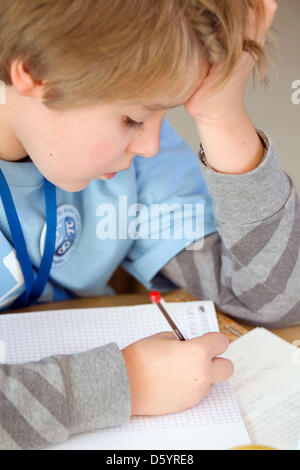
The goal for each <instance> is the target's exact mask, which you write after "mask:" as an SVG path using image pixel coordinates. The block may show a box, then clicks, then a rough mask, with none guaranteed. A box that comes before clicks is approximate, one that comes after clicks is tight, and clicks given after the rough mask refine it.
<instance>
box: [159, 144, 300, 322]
mask: <svg viewBox="0 0 300 470" xmlns="http://www.w3.org/2000/svg"><path fill="white" fill-rule="evenodd" d="M266 141H267V145H268V151H267V154H266V156H265V158H264V160H263V161H262V162H261V164H260V165H259V166H258V167H257V168H256V169H255V170H253V171H251V172H249V173H246V174H242V175H229V174H222V173H217V172H215V171H213V170H212V169H209V168H207V167H206V166H205V165H204V164H203V163H202V162H200V166H201V168H202V172H203V174H204V178H205V181H206V184H207V188H208V191H209V194H210V196H211V198H212V200H213V204H214V214H215V220H216V227H217V232H216V233H214V234H211V235H209V236H207V237H205V239H204V241H203V240H200V241H199V240H198V241H197V242H194V243H193V244H191V245H190V246H188V247H187V248H186V249H185V250H183V251H182V252H180V253H179V254H178V255H177V256H176V257H174V258H173V259H172V260H171V261H170V262H169V263H168V264H166V266H165V267H164V268H163V269H162V271H161V273H162V274H163V275H164V276H165V277H167V278H168V279H170V280H171V281H172V282H174V283H175V284H176V285H177V286H178V287H181V288H184V289H186V290H187V291H188V292H190V293H192V294H193V295H195V296H197V297H198V298H206V299H207V298H208V299H212V300H214V302H215V303H216V306H217V308H218V309H219V310H220V311H223V312H225V313H227V314H229V315H232V316H233V317H236V318H238V319H242V320H245V321H247V322H248V323H250V324H255V325H261V326H267V327H273V328H280V327H284V326H291V325H295V324H299V323H300V258H299V246H300V205H299V198H298V195H297V192H296V189H295V185H294V184H293V182H292V180H291V179H290V178H289V176H287V175H286V174H285V173H284V172H283V171H282V169H281V167H280V163H279V159H278V156H277V153H276V150H275V147H274V145H273V143H272V140H271V138H270V137H269V136H266ZM199 242H200V243H199Z"/></svg>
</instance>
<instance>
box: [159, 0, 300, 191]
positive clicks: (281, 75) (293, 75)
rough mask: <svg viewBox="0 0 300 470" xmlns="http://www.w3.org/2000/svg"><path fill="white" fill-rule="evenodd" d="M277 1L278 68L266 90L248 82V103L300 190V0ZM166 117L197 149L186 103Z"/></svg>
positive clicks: (253, 119)
mask: <svg viewBox="0 0 300 470" xmlns="http://www.w3.org/2000/svg"><path fill="white" fill-rule="evenodd" d="M229 1H230V0H229ZM278 4H279V11H278V14H277V17H276V21H275V27H276V29H277V30H279V34H278V35H276V38H277V42H278V46H279V51H278V53H277V54H276V59H277V61H276V68H277V72H276V73H273V74H272V82H271V86H270V87H269V88H268V89H267V90H266V89H265V88H262V87H259V86H258V87H257V88H256V89H254V88H253V85H252V80H251V81H250V82H249V87H248V91H247V96H246V106H247V110H248V113H249V116H250V117H251V119H252V122H253V123H254V125H255V126H256V127H258V128H260V129H262V130H264V131H265V132H267V133H269V134H270V135H271V136H272V138H273V140H274V142H275V144H276V148H277V151H278V154H279V158H280V161H281V166H282V168H283V170H284V171H285V172H286V173H287V174H288V175H289V176H291V177H292V179H293V181H294V182H295V184H296V186H297V189H298V193H299V194H300V151H299V144H300V132H299V129H300V103H299V104H298V105H296V104H293V102H292V94H293V93H294V92H295V90H293V89H292V83H293V82H294V81H295V80H299V81H300V0H278ZM299 96H300V95H299ZM167 117H168V119H169V121H170V123H171V124H172V126H173V127H174V128H175V129H176V131H177V132H178V133H179V134H180V135H181V136H182V137H183V138H184V139H185V140H186V141H187V142H188V143H189V144H190V145H191V146H192V147H193V149H194V150H195V151H198V148H199V137H198V134H197V131H196V129H195V126H194V121H193V119H192V117H191V116H190V115H189V114H188V113H187V112H186V111H185V109H184V107H181V108H177V109H175V110H173V111H170V112H169V113H168V115H167Z"/></svg>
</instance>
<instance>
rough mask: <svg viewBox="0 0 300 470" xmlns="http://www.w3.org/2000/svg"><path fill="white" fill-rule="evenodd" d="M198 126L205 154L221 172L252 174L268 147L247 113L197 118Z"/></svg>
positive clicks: (214, 168)
mask: <svg viewBox="0 0 300 470" xmlns="http://www.w3.org/2000/svg"><path fill="white" fill-rule="evenodd" d="M196 128H197V131H198V134H199V137H200V141H201V144H202V156H203V155H204V154H205V162H206V164H207V166H208V167H209V168H211V169H213V170H214V171H217V172H218V173H224V174H236V175H238V174H245V173H249V172H251V171H253V170H254V169H255V168H257V167H258V166H259V164H260V163H261V162H262V160H263V157H264V155H265V146H264V145H263V142H262V140H261V138H260V136H259V135H258V133H257V131H256V129H255V128H254V126H253V125H252V123H251V121H250V119H249V117H248V115H247V114H246V113H245V112H244V113H241V114H240V115H236V116H235V117H230V118H229V119H226V120H223V121H220V120H207V121H203V120H201V121H196Z"/></svg>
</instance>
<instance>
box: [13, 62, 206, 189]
mask: <svg viewBox="0 0 300 470" xmlns="http://www.w3.org/2000/svg"><path fill="white" fill-rule="evenodd" d="M202 73H203V76H202V80H203V79H204V77H205V75H206V73H207V70H206V71H205V70H204V69H202ZM200 85H201V77H200V78H199V77H197V78H196V79H195V82H194V84H193V86H191V88H190V90H189V91H188V93H187V94H186V96H185V97H184V99H183V100H181V102H178V100H176V94H174V92H173V93H172V94H171V93H170V95H169V96H164V97H160V99H159V98H158V99H157V100H155V101H156V102H155V103H149V104H150V105H152V104H158V103H159V104H165V105H167V106H168V107H171V106H170V105H180V104H182V103H184V102H185V101H187V100H188V99H189V98H190V97H191V96H192V95H193V93H194V92H195V91H196V90H197V89H198V87H199V86H200ZM14 94H15V97H14V102H15V103H17V109H15V110H17V111H18V114H17V115H15V121H14V131H15V133H16V136H17V138H18V140H19V142H20V143H21V144H22V146H23V147H24V149H25V155H26V154H28V155H29V156H30V158H31V159H32V161H33V162H34V164H35V165H36V167H37V168H38V170H39V171H40V173H41V174H42V175H44V176H45V177H46V178H47V179H48V180H49V181H51V182H52V183H53V184H55V185H56V186H57V187H59V188H61V189H63V190H65V191H80V190H82V189H84V188H85V187H86V186H87V185H88V184H89V183H90V182H91V181H93V180H95V179H101V180H107V179H110V178H112V177H113V176H114V175H113V174H114V173H117V172H119V171H124V170H126V169H128V168H129V167H130V165H131V163H132V160H133V159H134V157H135V155H140V156H142V157H146V158H149V157H152V156H154V155H156V154H157V153H158V151H159V148H160V130H161V123H162V119H163V117H164V116H165V114H166V112H167V111H168V109H166V110H159V111H157V110H155V111H150V110H148V109H146V108H144V106H142V105H138V106H123V105H117V104H105V105H103V104H102V105H95V106H92V107H86V108H81V109H72V110H67V111H55V110H50V109H49V108H47V107H46V106H45V105H43V104H42V101H41V99H37V98H36V96H34V97H33V96H20V94H19V93H17V92H15V91H14ZM128 118H130V119H131V120H134V121H137V122H143V123H144V130H140V129H139V127H137V128H133V127H131V126H130V125H129V124H128V122H127V121H128Z"/></svg>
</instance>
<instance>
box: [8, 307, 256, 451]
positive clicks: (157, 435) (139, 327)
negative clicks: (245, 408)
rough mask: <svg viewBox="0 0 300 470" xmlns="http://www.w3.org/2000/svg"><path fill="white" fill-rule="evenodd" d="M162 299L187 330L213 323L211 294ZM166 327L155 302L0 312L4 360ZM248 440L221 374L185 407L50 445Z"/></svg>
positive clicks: (124, 339)
mask: <svg viewBox="0 0 300 470" xmlns="http://www.w3.org/2000/svg"><path fill="white" fill-rule="evenodd" d="M167 306H168V307H167V308H168V310H169V312H170V313H171V315H172V317H173V318H174V320H175V322H177V324H178V327H179V328H180V330H181V331H182V333H183V334H184V335H185V337H186V338H189V339H191V338H194V337H196V336H200V335H202V334H205V333H207V332H210V331H218V323H217V318H216V312H215V309H214V305H213V302H211V301H196V302H182V303H168V304H167ZM167 330H170V327H169V325H168V323H167V322H166V320H165V319H164V317H163V316H162V315H161V313H160V312H159V311H158V309H157V307H156V306H155V305H138V306H130V307H114V308H97V309H78V310H64V311H51V312H35V313H26V314H22V315H16V314H11V315H4V316H2V317H1V316H0V340H2V341H4V342H5V343H6V362H7V363H10V364H13V363H15V364H16V363H24V362H28V361H37V360H40V359H42V358H44V357H48V356H51V355H54V354H73V353H78V352H82V351H86V350H89V349H93V348H96V347H98V346H101V345H104V344H107V343H109V342H112V341H113V342H116V343H117V344H118V346H119V347H120V348H121V349H122V348H124V347H125V346H127V345H128V344H130V343H132V342H134V341H137V340H138V339H141V338H144V337H146V336H150V335H153V334H156V333H159V332H160V331H167ZM170 393H171V391H170ZM249 443H250V441H249V437H248V434H247V431H246V427H245V425H244V423H243V420H242V418H241V415H240V412H239V409H238V405H237V402H236V399H235V396H234V393H233V391H232V388H231V385H230V382H226V383H224V384H218V385H216V386H215V388H214V391H213V393H212V394H211V395H210V396H209V397H207V398H205V399H204V400H203V401H201V402H200V403H199V404H198V405H196V406H194V407H193V408H191V409H188V410H186V411H183V412H180V413H174V414H169V415H165V416H153V417H152V416H151V417H140V416H139V417H133V418H132V419H131V422H130V423H129V424H126V425H123V426H118V427H113V428H109V429H105V430H100V431H99V432H96V433H89V434H82V435H78V436H73V437H71V438H70V439H69V440H68V441H67V442H65V443H63V444H61V445H58V446H55V447H53V449H54V448H55V449H115V450H118V449H156V450H157V449H163V450H165V449H173V450H179V449H187V450H188V449H229V448H232V447H235V446H239V445H243V444H249Z"/></svg>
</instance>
